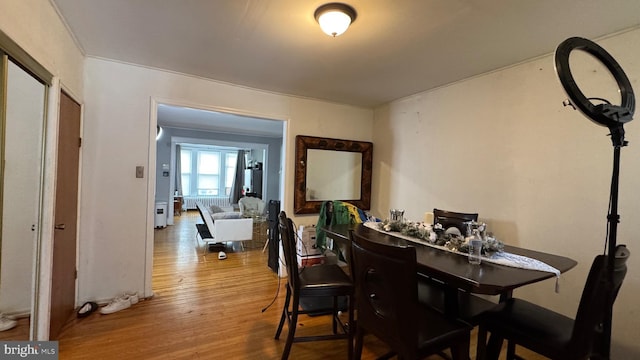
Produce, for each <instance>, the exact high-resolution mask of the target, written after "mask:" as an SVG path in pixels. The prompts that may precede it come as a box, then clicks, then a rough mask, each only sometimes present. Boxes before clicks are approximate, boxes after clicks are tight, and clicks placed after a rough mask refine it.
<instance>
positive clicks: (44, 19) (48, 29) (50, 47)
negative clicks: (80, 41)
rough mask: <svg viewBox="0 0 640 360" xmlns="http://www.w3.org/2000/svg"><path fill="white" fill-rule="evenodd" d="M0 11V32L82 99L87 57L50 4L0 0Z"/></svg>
mask: <svg viewBox="0 0 640 360" xmlns="http://www.w3.org/2000/svg"><path fill="white" fill-rule="evenodd" d="M0 9H2V10H1V11H0V30H2V31H3V32H4V33H5V34H7V35H8V36H9V37H10V38H11V39H12V40H13V41H15V42H16V43H18V45H20V47H22V49H24V50H25V51H26V52H27V53H29V55H31V56H32V57H33V58H34V59H35V60H36V61H37V62H38V63H40V65H42V66H44V67H45V68H46V69H47V70H48V71H49V72H51V73H52V74H53V75H54V76H58V77H59V78H60V80H61V82H62V84H63V86H64V87H65V88H66V90H67V91H69V92H70V93H71V94H72V95H74V97H76V99H78V98H80V97H81V95H82V83H83V79H82V67H83V61H84V57H83V55H82V53H81V51H80V50H79V49H78V47H77V46H76V44H75V43H74V41H73V39H72V38H71V36H70V35H69V33H68V32H67V28H66V27H65V25H64V24H63V23H62V21H60V18H59V16H58V13H57V12H56V10H55V9H54V8H53V7H52V6H51V4H50V2H49V1H45V0H0Z"/></svg>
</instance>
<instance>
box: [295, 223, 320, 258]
mask: <svg viewBox="0 0 640 360" xmlns="http://www.w3.org/2000/svg"><path fill="white" fill-rule="evenodd" d="M296 253H297V258H298V266H310V265H316V264H322V263H324V256H323V255H322V251H320V249H318V247H317V246H316V227H315V226H314V225H300V227H299V228H298V240H297V241H296ZM303 264H306V265H303Z"/></svg>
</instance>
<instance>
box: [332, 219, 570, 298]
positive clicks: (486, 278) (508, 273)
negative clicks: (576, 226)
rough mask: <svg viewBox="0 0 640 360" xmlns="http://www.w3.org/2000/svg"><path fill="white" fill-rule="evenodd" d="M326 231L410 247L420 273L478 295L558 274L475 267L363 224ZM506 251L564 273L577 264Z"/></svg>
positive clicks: (517, 250) (536, 253) (534, 253)
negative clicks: (351, 234)
mask: <svg viewBox="0 0 640 360" xmlns="http://www.w3.org/2000/svg"><path fill="white" fill-rule="evenodd" d="M324 230H325V231H326V233H327V236H328V237H330V238H332V239H334V240H335V241H339V242H347V243H348V242H350V239H349V231H351V230H353V231H356V232H357V233H358V234H361V235H363V236H365V237H367V238H368V239H370V240H372V241H376V242H381V243H386V244H392V245H400V246H405V245H407V244H410V245H412V246H414V247H415V248H416V260H417V262H418V269H419V272H420V273H423V274H424V275H427V276H429V277H432V278H434V279H438V280H440V281H443V282H445V283H447V284H448V286H452V287H457V288H459V289H463V290H466V291H468V292H472V293H476V294H487V295H505V294H510V293H511V291H512V290H513V289H515V288H518V287H520V286H524V285H527V284H532V283H535V282H538V281H542V280H545V279H549V278H553V277H555V274H553V273H550V272H544V271H536V270H526V269H520V268H515V267H509V266H504V265H498V264H493V263H490V262H482V264H480V265H471V264H469V261H468V260H467V256H463V255H460V254H455V253H452V252H449V251H443V250H440V249H437V248H434V247H430V246H427V245H421V244H419V243H414V242H411V241H407V240H405V239H402V238H399V237H396V236H393V235H392V234H388V233H384V232H380V231H376V230H374V229H370V228H368V227H366V226H363V225H362V224H356V225H333V226H328V227H326V228H325V229H324ZM505 251H507V252H510V253H513V254H518V255H523V256H527V257H530V258H533V259H537V260H540V261H543V262H545V263H547V264H548V265H550V266H553V267H554V268H556V269H558V270H560V272H561V273H563V272H566V271H568V270H570V269H572V268H573V267H574V266H576V265H577V262H576V261H575V260H573V259H570V258H567V257H564V256H558V255H553V254H548V253H544V252H539V251H533V250H528V249H522V248H518V247H514V246H508V245H505Z"/></svg>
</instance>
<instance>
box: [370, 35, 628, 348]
mask: <svg viewBox="0 0 640 360" xmlns="http://www.w3.org/2000/svg"><path fill="white" fill-rule="evenodd" d="M561 40H563V39H561ZM561 40H560V41H561ZM599 43H600V44H601V45H602V46H603V47H604V48H605V49H607V50H608V51H609V52H610V53H611V54H612V55H613V56H614V57H615V58H616V59H617V60H618V62H619V63H620V64H621V66H622V68H623V69H624V70H625V72H626V74H627V76H628V77H629V78H630V80H631V82H632V84H633V86H634V87H635V88H636V89H640V84H639V81H638V80H639V79H640V63H639V62H638V61H637V59H638V58H639V57H640V48H639V47H638V46H635V45H634V46H631V44H640V30H635V31H631V32H627V33H623V34H620V35H617V36H613V37H611V38H608V39H605V40H602V41H601V42H599ZM470 61H472V60H470ZM597 64H598V63H597V62H593V63H591V64H585V65H588V66H586V69H587V70H588V71H586V72H585V73H586V74H587V75H585V76H584V77H580V78H579V77H578V76H577V74H576V79H577V81H579V84H580V86H581V87H583V86H584V87H587V86H588V87H589V88H590V89H604V88H607V87H609V88H610V87H611V83H609V82H607V81H609V79H608V78H607V77H603V76H600V75H598V74H593V72H592V71H591V70H593V69H596V67H593V66H592V65H597ZM581 66H582V65H581V63H580V62H577V63H573V62H572V69H576V71H578V69H580V68H581ZM597 70H598V71H600V69H597ZM581 79H585V80H584V83H583V82H581ZM605 80H607V81H605ZM613 86H614V87H616V88H617V86H615V83H613ZM593 96H597V95H593ZM566 98H567V95H566V94H565V93H564V91H563V90H562V88H561V86H560V83H559V81H558V80H557V77H556V74H555V71H554V65H553V57H552V56H551V55H549V56H545V57H542V58H540V59H537V60H535V61H531V62H527V63H524V64H520V65H516V66H513V67H510V68H508V69H504V70H501V71H497V72H494V73H491V74H486V75H483V76H479V77H476V78H473V79H470V80H466V81H462V82H459V83H457V84H453V85H450V86H446V87H443V88H440V89H437V90H433V91H428V92H424V93H421V94H417V95H415V96H411V97H408V98H405V99H401V100H398V101H394V102H392V103H390V104H388V105H387V106H384V107H382V108H380V109H377V110H376V112H375V121H374V124H375V125H374V140H373V142H374V144H375V146H376V150H375V152H374V179H375V180H374V183H373V186H374V193H373V195H372V199H373V208H374V212H376V213H377V214H380V215H382V216H384V217H388V215H387V213H388V209H389V208H404V209H406V213H405V217H408V218H409V219H413V220H422V217H423V214H424V212H425V211H430V210H432V209H433V208H443V209H449V210H454V211H477V212H479V214H480V217H481V219H482V220H484V221H486V222H487V223H488V225H489V230H491V231H494V232H495V233H496V234H497V236H498V238H500V239H502V240H503V241H505V242H506V243H509V244H513V245H518V246H523V247H526V248H531V249H538V250H543V251H549V252H552V253H556V254H561V255H565V256H569V257H571V258H574V259H576V260H577V261H578V262H579V265H578V266H577V267H576V268H575V269H573V270H571V271H570V272H568V273H566V274H565V275H563V276H562V278H561V283H560V284H561V287H560V293H559V294H556V293H554V286H553V283H552V280H550V281H547V282H544V283H542V284H537V285H533V286H527V287H524V288H522V289H518V290H516V292H515V295H516V296H521V297H526V298H528V299H531V300H533V301H535V302H536V303H539V304H542V305H544V306H548V307H551V308H553V309H555V310H558V311H560V312H562V313H565V314H567V315H571V316H573V315H575V311H576V309H577V304H578V301H579V295H580V293H581V290H582V286H583V285H584V281H585V278H586V273H587V272H588V269H589V267H590V265H591V262H592V260H593V257H594V256H595V255H597V254H599V253H602V250H603V248H604V239H605V225H606V214H607V206H608V195H609V185H610V177H611V169H612V156H613V155H612V154H613V147H612V145H611V141H610V140H609V138H608V137H607V136H606V135H607V134H608V130H607V129H606V128H604V127H600V126H596V125H595V124H594V123H592V122H590V121H589V120H587V119H586V118H585V117H584V116H583V115H582V114H581V113H579V112H578V111H573V110H570V109H569V108H568V107H563V106H562V101H563V100H564V99H566ZM637 117H638V113H637V112H636V118H637ZM626 131H627V140H629V142H630V145H629V146H628V147H626V148H624V149H623V150H622V164H621V182H620V209H619V212H620V214H621V216H622V221H621V224H620V226H619V228H618V229H619V234H618V243H626V244H628V246H629V248H630V250H631V253H632V256H631V259H630V261H629V264H628V265H629V273H628V275H627V278H626V280H625V283H624V285H623V288H622V290H621V292H620V296H619V298H618V301H617V303H616V307H615V318H614V328H615V329H614V332H613V343H614V353H613V354H614V356H613V358H616V359H629V358H637V357H639V356H640V344H638V343H637V334H636V332H635V328H636V326H637V324H638V322H640V315H639V314H638V311H637V310H636V302H637V301H636V299H637V298H638V297H639V296H640V279H639V274H640V270H638V269H639V267H640V256H634V255H633V254H634V253H637V252H640V247H637V246H636V244H637V243H638V241H639V240H638V235H637V234H639V233H640V221H638V219H640V192H638V191H637V186H638V184H639V181H640V180H638V179H640V162H639V161H638V159H640V123H637V122H631V123H629V124H627V126H626ZM636 255H637V254H636Z"/></svg>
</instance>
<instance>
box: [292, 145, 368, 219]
mask: <svg viewBox="0 0 640 360" xmlns="http://www.w3.org/2000/svg"><path fill="white" fill-rule="evenodd" d="M372 163H373V143H371V142H366V141H354V140H342V139H331V138H321V137H315V136H304V135H298V136H296V157H295V187H294V194H293V203H294V206H293V211H294V213H296V214H315V213H319V212H320V207H321V205H322V202H324V201H326V200H341V201H345V202H348V203H351V204H353V205H355V206H357V207H359V208H361V209H365V210H368V209H369V208H370V207H371V168H372Z"/></svg>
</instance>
